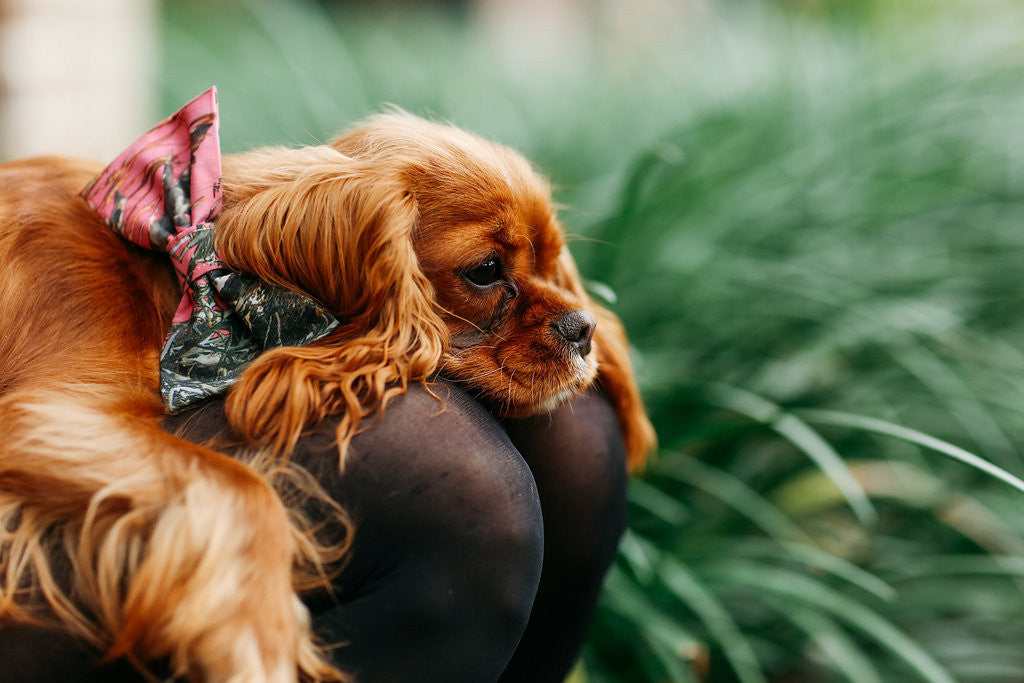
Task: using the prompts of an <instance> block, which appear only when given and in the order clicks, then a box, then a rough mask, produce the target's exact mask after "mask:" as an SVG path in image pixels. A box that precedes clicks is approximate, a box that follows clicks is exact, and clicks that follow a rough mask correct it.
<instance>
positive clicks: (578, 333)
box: [555, 311, 597, 356]
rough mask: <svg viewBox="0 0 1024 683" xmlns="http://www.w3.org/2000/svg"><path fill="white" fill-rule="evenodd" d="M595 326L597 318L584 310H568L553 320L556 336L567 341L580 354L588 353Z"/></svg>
mask: <svg viewBox="0 0 1024 683" xmlns="http://www.w3.org/2000/svg"><path fill="white" fill-rule="evenodd" d="M595 327H597V320H595V319H594V316H592V315H591V314H590V313H587V312H586V311H570V312H569V313H566V314H565V315H563V316H562V317H561V318H559V319H558V320H557V321H556V322H555V331H557V332H558V336H560V337H561V338H562V339H564V340H565V341H567V342H569V344H570V345H572V346H573V347H574V348H575V349H576V350H577V351H579V353H580V355H581V356H586V355H587V354H588V353H590V346H591V341H592V340H593V339H594V328H595Z"/></svg>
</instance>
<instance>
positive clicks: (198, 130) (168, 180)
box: [81, 88, 338, 411]
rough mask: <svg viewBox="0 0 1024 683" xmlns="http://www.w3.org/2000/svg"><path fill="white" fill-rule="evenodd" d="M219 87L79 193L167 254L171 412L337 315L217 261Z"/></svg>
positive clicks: (309, 337) (329, 324)
mask: <svg viewBox="0 0 1024 683" xmlns="http://www.w3.org/2000/svg"><path fill="white" fill-rule="evenodd" d="M216 95H217V91H216V88H210V89H209V90H207V91H206V92H204V93H203V94H201V95H199V96H198V97H196V98H195V99H194V100H192V101H191V102H189V103H188V104H186V105H185V106H184V107H183V108H182V109H181V110H179V111H178V112H176V113H175V114H172V115H171V116H170V117H168V118H167V119H165V120H164V121H162V122H160V123H159V124H157V125H156V126H155V127H153V128H152V129H151V130H150V131H149V132H147V133H146V134H145V135H143V136H142V137H141V138H139V139H138V140H137V141H136V142H135V143H134V144H132V145H131V146H130V147H129V148H128V149H127V150H125V151H124V152H123V153H122V154H121V155H120V156H118V157H117V159H115V160H114V162H113V163H111V164H110V166H108V167H107V168H106V169H104V170H103V172H102V173H100V175H98V176H97V177H96V178H95V179H94V180H93V181H92V182H91V183H89V184H88V185H87V186H86V187H85V188H84V189H83V190H82V193H81V194H82V197H84V198H85V200H86V201H87V202H89V204H90V206H92V207H93V209H95V210H96V212H97V213H99V215H100V216H101V217H102V218H103V219H104V220H105V221H106V222H107V224H108V225H110V227H111V228H112V229H113V230H114V231H115V232H117V233H118V234H119V235H121V236H122V237H124V238H125V239H127V240H129V241H131V242H133V243H135V244H137V245H139V246H141V247H145V248H147V249H154V250H157V251H165V252H167V255H168V257H169V258H170V261H171V264H172V266H173V267H174V270H175V272H176V273H177V275H178V282H179V284H180V285H181V290H182V298H181V303H180V304H179V305H178V309H177V311H176V312H175V314H174V318H173V319H172V322H171V327H170V330H169V331H168V333H167V337H166V339H165V341H164V347H163V350H162V352H161V355H160V392H161V395H162V396H163V398H164V401H165V403H166V404H167V407H168V409H169V410H172V411H174V410H180V409H181V408H184V407H187V406H189V405H191V404H193V403H195V402H197V401H200V400H202V399H204V398H207V397H209V396H214V395H216V394H219V393H222V392H224V391H226V390H227V388H228V387H229V386H230V385H231V384H232V383H233V382H234V381H235V380H236V379H237V378H238V376H239V375H240V374H241V372H242V370H244V369H245V367H246V366H247V365H248V364H249V363H250V362H252V360H253V359H255V358H256V356H258V355H259V354H260V353H261V352H262V351H264V350H265V349H268V348H273V347H276V346H303V345H306V344H310V343H312V342H314V341H316V340H317V339H321V338H323V337H325V336H327V334H329V333H330V332H331V330H333V329H334V328H335V327H337V326H338V321H337V320H336V319H335V318H334V316H333V315H331V313H330V312H329V311H328V310H327V309H326V308H325V307H324V306H323V305H321V304H320V303H319V302H317V301H316V300H314V299H312V298H311V297H309V296H307V295H305V294H303V293H301V292H294V291H290V290H286V289H283V288H281V287H276V286H274V285H270V284H269V283H266V282H263V281H261V280H259V279H257V278H255V277H254V276H252V275H249V274H246V273H236V272H233V271H232V270H231V269H229V268H228V267H227V266H226V265H225V264H224V262H223V261H222V260H221V259H220V257H219V255H218V254H217V250H216V243H215V238H214V236H215V231H216V229H215V227H214V226H215V223H214V221H215V220H216V218H217V216H218V215H219V214H220V210H221V163H220V139H219V123H218V115H217V97H216Z"/></svg>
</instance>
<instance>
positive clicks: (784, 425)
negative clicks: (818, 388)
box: [705, 383, 878, 525]
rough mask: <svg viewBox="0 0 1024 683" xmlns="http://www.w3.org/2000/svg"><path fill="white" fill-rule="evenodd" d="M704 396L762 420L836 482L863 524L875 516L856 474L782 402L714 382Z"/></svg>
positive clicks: (871, 522) (742, 413)
mask: <svg viewBox="0 0 1024 683" xmlns="http://www.w3.org/2000/svg"><path fill="white" fill-rule="evenodd" d="M705 396H706V398H707V399H708V400H709V401H711V402H712V403H714V404H715V405H717V406H719V407H721V408H726V409H728V410H732V411H734V412H737V413H739V414H741V415H744V416H746V417H749V418H750V419H752V420H756V421H757V422H761V423H763V424H765V425H767V426H768V427H769V428H771V429H772V430H774V431H775V432H776V433H778V434H779V435H780V436H782V437H784V438H785V439H787V440H788V441H789V442H790V443H792V444H793V446H795V447H796V448H797V449H799V450H800V451H802V452H803V453H804V454H805V455H807V457H809V458H810V459H811V460H812V461H813V462H814V463H815V464H816V465H817V466H818V467H819V468H820V469H821V471H822V472H824V473H825V474H826V476H828V478H829V479H831V480H832V482H833V483H834V484H835V485H836V487H837V488H838V489H839V491H840V492H841V493H842V494H843V497H844V498H845V499H846V501H847V503H849V505H850V508H851V509H852V510H853V513H854V514H855V515H856V516H857V518H858V519H859V520H860V521H861V523H862V524H865V525H871V524H873V523H874V521H875V520H876V519H877V518H878V514H877V513H876V512H875V509H874V506H872V505H871V501H870V500H868V496H867V493H865V492H864V489H863V488H862V487H861V485H860V484H859V483H857V479H856V477H854V476H853V473H852V472H851V471H850V468H849V467H847V466H846V463H844V462H843V459H842V458H841V457H840V456H839V454H838V453H836V451H835V449H834V448H832V446H831V445H830V444H829V443H828V442H827V441H826V440H825V439H824V438H822V436H821V435H820V434H818V432H817V431H815V430H814V429H812V428H811V427H810V425H808V424H807V422H805V421H804V420H801V419H800V418H798V417H797V416H796V415H794V414H793V413H790V412H787V411H785V410H784V409H783V408H782V406H780V405H778V404H776V403H774V402H772V401H769V400H768V399H766V398H764V397H762V396H759V395H757V394H755V393H753V392H751V391H748V390H746V389H741V388H739V387H734V386H730V385H727V384H721V383H713V384H710V385H708V386H707V387H705Z"/></svg>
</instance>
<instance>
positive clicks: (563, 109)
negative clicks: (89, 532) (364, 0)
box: [161, 0, 1024, 683]
mask: <svg viewBox="0 0 1024 683" xmlns="http://www.w3.org/2000/svg"><path fill="white" fill-rule="evenodd" d="M163 7H164V9H163V12H164V28H163V57H164V68H163V73H162V82H161V87H162V99H163V104H164V107H163V108H164V110H165V111H171V110H173V109H175V108H176V107H177V106H179V104H180V103H181V102H184V101H186V100H187V99H189V98H190V97H192V96H193V95H194V94H196V93H198V92H199V91H201V90H202V89H205V88H206V87H208V86H209V85H210V84H213V83H215V84H217V86H218V88H219V90H220V99H221V111H222V115H223V118H224V121H225V123H224V126H223V138H224V143H225V147H226V148H228V149H229V150H237V149H242V148H246V147H249V146H255V145H260V144H266V143H286V144H304V143H310V142H315V141H319V140H324V139H327V138H328V137H329V136H330V135H331V134H333V133H334V132H336V131H337V130H339V129H341V128H342V127H344V126H346V125H348V124H350V123H352V122H354V121H356V120H357V119H359V118H360V117H362V116H365V115H367V114H369V113H372V112H374V111H378V110H379V109H380V107H381V105H382V104H383V103H386V102H390V103H394V104H397V105H400V106H402V107H404V108H406V109H409V110H411V111H414V112H416V113H420V114H426V115H429V116H434V117H439V118H444V119H448V120H452V121H454V122H455V123H457V124H459V125H462V126H465V127H467V128H470V129H472V130H475V131H478V132H480V133H482V134H483V135H485V136H488V137H492V138H495V139H498V140H500V141H502V142H505V143H507V144H509V145H511V146H513V147H516V148H518V149H520V150H521V151H523V152H524V153H525V154H526V155H527V156H528V157H530V158H531V159H533V160H534V161H535V162H536V164H537V165H538V167H539V168H541V169H542V170H543V171H544V172H545V173H547V174H548V175H549V176H550V177H551V178H552V179H553V181H554V183H555V184H556V186H557V188H558V190H557V199H558V200H559V201H560V202H562V203H564V204H565V205H566V208H565V210H564V211H563V218H564V220H565V222H566V223H567V224H568V225H569V226H570V231H571V232H573V233H574V234H575V235H577V236H578V237H579V238H580V239H578V240H577V241H575V242H574V243H573V252H574V254H575V255H576V257H577V259H578V260H579V262H580V265H581V269H582V271H583V272H584V274H585V275H586V276H587V277H589V278H590V279H591V280H592V282H593V283H594V291H595V292H596V293H599V294H600V293H612V294H613V295H614V297H615V300H614V303H613V308H614V309H615V310H616V311H617V312H618V313H619V315H620V316H621V317H622V318H623V320H624V321H625V323H626V326H627V328H628V329H629V331H630V333H631V338H632V341H633V344H634V345H635V352H636V358H637V364H638V369H639V373H640V377H641V381H642V384H643V388H644V391H645V394H646V397H647V400H648V402H649V407H650V411H651V414H652V417H653V419H654V421H655V423H656V426H657V429H658V432H659V435H660V439H661V449H660V452H659V454H658V456H657V458H656V459H655V460H654V463H653V465H652V466H651V467H650V468H649V469H648V471H647V472H646V473H645V474H644V475H643V476H641V477H638V478H635V479H634V480H633V482H632V488H631V492H630V499H631V506H632V513H631V514H632V519H631V524H630V530H629V532H628V534H627V537H626V539H625V541H624V543H623V546H622V550H621V552H620V556H619V559H618V561H617V563H616V566H615V568H614V569H613V571H612V573H611V575H610V577H609V580H608V583H607V586H606V590H605V593H604V596H603V599H602V604H601V608H600V611H599V614H598V616H597V619H596V621H595V624H594V628H593V631H592V634H591V638H590V640H589V643H588V647H587V651H586V654H585V667H584V669H583V671H582V672H580V673H578V674H577V675H578V676H579V677H581V678H585V679H586V680H589V681H594V682H600V681H690V680H697V679H698V677H702V678H703V679H704V680H710V681H733V680H737V681H742V682H743V683H753V682H757V681H766V680H770V681H794V682H796V681H815V682H817V681H833V680H849V681H854V682H857V683H861V682H863V683H871V682H873V681H887V682H888V681H912V680H927V681H949V680H960V681H993V682H995V681H1021V680H1024V648H1022V647H1021V643H1022V642H1024V593H1022V587H1024V493H1022V492H1021V491H1019V490H1017V489H1016V488H1014V486H1018V487H1019V486H1024V484H1021V482H1020V481H1019V480H1016V479H1015V478H1014V475H1018V476H1020V475H1024V452H1022V437H1024V315H1022V313H1024V301H1022V297H1021V291H1022V289H1024V282H1022V280H1024V267H1022V266H1024V225H1022V220H1024V39H1022V36H1024V34H1022V33H1021V31H1020V27H1022V26H1024V21H1022V20H1024V14H1022V12H1021V11H1020V10H1017V9H1016V8H1015V7H1014V5H1013V3H1001V2H996V1H993V0H990V1H988V2H962V3H943V2H938V0H936V1H934V2H923V1H922V2H912V1H910V0H905V1H903V2H883V1H881V0H878V1H874V2H872V1H863V2H852V1H851V2H840V1H839V0H835V1H833V2H827V1H826V0H820V1H819V2H797V1H796V0H793V1H791V2H767V1H766V2H755V1H754V0H748V1H747V2H740V1H738V0H737V1H734V2H724V1H723V2H719V3H708V10H707V11H705V12H702V13H698V14H695V15H694V16H693V18H692V20H691V21H690V22H689V23H688V24H687V25H686V26H683V27H681V28H680V30H679V32H678V33H675V34H673V35H671V36H670V37H668V38H667V39H665V40H664V41H660V42H658V41H655V42H652V43H650V44H645V45H644V46H643V49H638V50H634V51H632V52H630V53H628V54H624V53H617V52H613V51H612V50H610V49H606V48H605V47H603V46H602V45H600V44H595V45H592V46H590V47H589V49H588V52H587V53H586V54H585V58H584V59H581V60H579V62H578V63H575V64H574V65H573V66H572V68H571V69H558V68H553V69H551V70H550V71H542V72H536V71H532V72H529V73H526V72H524V71H523V70H521V69H518V68H517V67H515V66H514V65H510V64H508V63H507V62H505V61H503V60H502V59H501V57H500V56H499V55H498V54H497V53H496V52H494V51H493V50H490V49H489V46H488V44H487V42H486V40H485V39H484V38H483V37H482V36H481V35H480V34H479V33H478V32H477V31H475V30H474V28H473V25H472V23H471V22H470V21H469V20H468V19H467V17H466V16H460V15H453V14H446V13H444V12H442V11H440V10H424V9H416V7H417V5H414V4H408V5H393V6H392V7H393V8H394V9H392V10H390V11H377V12H372V13H370V12H358V11H356V10H352V9H332V6H331V5H327V4H324V5H321V4H311V3H307V2H256V1H252V2H218V3H206V2H199V1H198V0H188V1H185V0H178V1H175V2H167V3H165V5H164V6H163Z"/></svg>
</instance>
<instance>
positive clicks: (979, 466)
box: [800, 409, 1024, 493]
mask: <svg viewBox="0 0 1024 683" xmlns="http://www.w3.org/2000/svg"><path fill="white" fill-rule="evenodd" d="M800 414H801V415H802V416H803V417H804V418H805V419H806V420H808V421H809V422H814V423H816V424H821V425H829V426H833V427H848V428H852V429H862V430H864V431H867V432H874V433H876V434H884V435H886V436H891V437H894V438H896V439H902V440H903V441H908V442H910V443H914V444H917V445H918V446H921V447H922V448H926V449H928V450H932V451H935V452H937V453H941V454H942V455H946V456H948V457H950V458H953V459H954V460H958V461H960V462H962V463H963V464H965V465H967V466H968V467H972V468H974V469H976V470H978V471H980V472H984V473H985V474H987V475H989V476H991V477H995V478H996V479H998V480H1000V481H1002V482H1004V483H1006V484H1009V485H1010V486H1012V487H1013V488H1015V489H1017V490H1018V491H1020V492H1021V493H1024V481H1022V480H1021V479H1019V478H1018V477H1016V476H1014V475H1012V474H1010V473H1009V472H1007V471H1006V470H1004V469H1003V468H1002V467H999V466H998V465H994V464H992V463H991V462H989V461H988V460H985V459H984V458H982V457H980V456H978V455H975V454H974V453H971V452H970V451H967V450H964V449H963V448H960V447H959V446H955V445H953V444H951V443H949V442H948V441H943V440H942V439H939V438H936V437H934V436H930V435H928V434H925V433H924V432H919V431H917V430H916V429H911V428H910V427H904V426H902V425H898V424H894V423H892V422H888V421H886V420H880V419H878V418H875V417H867V416H865V415H856V414H853V413H846V412H842V411H837V410H820V409H804V410H801V411H800Z"/></svg>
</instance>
